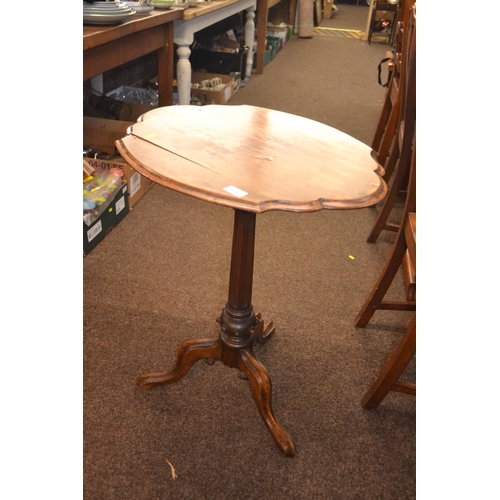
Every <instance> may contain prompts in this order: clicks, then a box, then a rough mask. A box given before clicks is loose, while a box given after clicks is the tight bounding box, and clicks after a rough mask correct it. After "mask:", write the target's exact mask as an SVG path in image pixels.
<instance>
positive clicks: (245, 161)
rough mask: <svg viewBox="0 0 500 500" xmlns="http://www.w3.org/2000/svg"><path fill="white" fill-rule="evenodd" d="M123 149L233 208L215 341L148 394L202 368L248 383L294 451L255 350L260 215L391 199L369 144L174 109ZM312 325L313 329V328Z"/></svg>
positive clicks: (157, 174)
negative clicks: (208, 363)
mask: <svg viewBox="0 0 500 500" xmlns="http://www.w3.org/2000/svg"><path fill="white" fill-rule="evenodd" d="M117 148H118V150H119V152H120V154H121V155H122V156H123V158H125V159H126V160H127V161H128V162H129V163H130V164H131V165H132V167H133V168H134V169H136V170H137V171H138V172H140V173H141V174H143V175H144V176H146V177H149V178H150V179H152V180H154V181H156V182H157V183H158V184H161V185H162V186H165V187H167V188H170V189H174V190H175V191H178V192H181V193H184V194H187V195H190V196H193V197H195V198H198V199H201V200H205V201H208V202H211V203H216V204H219V205H224V206H227V207H230V208H232V209H234V227H233V242H232V254H231V266H230V277H229V292H228V300H227V303H226V305H225V306H224V308H223V310H222V313H221V315H220V317H219V318H218V322H219V323H220V333H219V336H218V337H216V338H199V339H194V340H188V341H186V342H184V343H183V344H182V345H181V346H180V348H179V350H178V353H177V358H176V361H175V364H174V366H173V368H172V369H171V370H169V371H166V372H161V373H150V374H146V375H142V376H140V377H139V378H138V380H137V383H138V384H139V386H140V387H142V388H151V387H154V386H157V385H163V384H170V383H173V382H176V381H177V380H179V379H181V378H182V377H184V375H186V373H187V372H188V371H189V370H190V368H191V367H192V366H193V365H194V364H195V363H196V362H197V361H199V360H201V359H207V360H217V361H222V362H223V363H224V364H225V365H227V366H230V367H232V368H237V369H238V370H240V371H241V372H242V373H244V374H245V375H246V377H247V379H248V382H249V385H250V388H251V390H252V393H253V396H254V399H255V401H256V404H257V408H258V410H259V412H260V415H261V417H262V419H263V420H264V422H265V424H266V426H267V428H268V429H269V431H270V433H271V435H272V437H273V439H274V440H275V442H276V444H277V445H278V447H279V449H280V450H281V451H282V452H283V453H284V454H285V455H287V456H294V454H295V446H294V444H293V442H292V440H291V438H290V436H289V435H288V434H287V432H286V431H285V430H284V429H283V428H282V427H281V426H280V425H279V423H278V422H277V421H276V418H275V416H274V413H273V410H272V405H271V399H272V393H271V379H270V377H269V374H268V372H267V370H266V368H265V367H264V366H263V365H262V364H261V363H260V362H259V361H258V360H257V359H256V357H255V354H254V346H255V345H256V344H259V343H263V342H265V341H267V340H269V338H270V337H271V335H272V334H273V333H274V326H273V325H272V323H270V324H268V325H267V326H266V325H265V324H264V320H263V319H262V317H261V315H260V313H255V312H254V309H253V306H252V281H253V265H254V243H255V223H256V215H257V214H258V213H262V212H265V211H269V210H284V211H290V212H312V211H316V210H321V209H358V208H363V207H367V206H370V205H373V204H375V203H377V202H378V201H380V200H381V199H382V198H383V197H384V196H385V194H386V192H387V186H386V184H385V183H384V181H383V179H382V178H381V175H383V169H382V167H381V166H380V165H379V164H378V163H377V162H376V160H375V159H374V152H373V151H372V150H371V149H370V148H369V147H368V146H366V145H365V144H363V143H361V142H360V141H358V140H356V139H354V138H353V137H350V136H348V135H346V134H344V133H342V132H340V131H338V130H336V129H334V128H331V127H329V126H327V125H324V124H322V123H318V122H315V121H312V120H309V119H306V118H303V117H300V116H295V115H291V114H288V113H283V112H279V111H273V110H270V109H265V108H259V107H252V106H223V105H220V106H219V105H213V106H204V107H199V106H167V107H163V108H158V109H155V110H153V111H150V112H148V113H146V114H144V115H143V116H142V117H140V118H139V121H138V123H136V124H134V125H133V126H131V127H130V128H129V130H128V135H127V136H126V137H124V138H123V139H121V140H120V141H117ZM311 326H312V327H313V325H311Z"/></svg>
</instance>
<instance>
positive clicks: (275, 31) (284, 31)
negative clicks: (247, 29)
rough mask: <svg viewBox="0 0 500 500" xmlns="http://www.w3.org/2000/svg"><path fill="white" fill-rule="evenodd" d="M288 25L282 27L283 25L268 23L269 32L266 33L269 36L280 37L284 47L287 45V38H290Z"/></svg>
mask: <svg viewBox="0 0 500 500" xmlns="http://www.w3.org/2000/svg"><path fill="white" fill-rule="evenodd" d="M288 33H289V31H288V27H282V26H270V25H268V26H267V32H266V35H267V36H273V37H275V38H279V39H280V41H281V42H280V43H281V47H283V46H284V45H285V43H286V42H287V40H288V39H289V38H290V37H289V36H288Z"/></svg>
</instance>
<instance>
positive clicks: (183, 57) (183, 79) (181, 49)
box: [177, 40, 191, 104]
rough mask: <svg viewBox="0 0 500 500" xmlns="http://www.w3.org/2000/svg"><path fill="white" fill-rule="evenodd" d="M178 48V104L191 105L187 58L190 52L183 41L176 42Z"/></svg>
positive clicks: (189, 72) (189, 68) (187, 45)
mask: <svg viewBox="0 0 500 500" xmlns="http://www.w3.org/2000/svg"><path fill="white" fill-rule="evenodd" d="M177 44H178V48H177V55H178V56H179V60H178V61H177V93H178V96H179V104H190V103H191V63H190V61H189V56H190V55H191V50H190V48H189V44H188V43H187V41H184V40H182V41H181V40H177Z"/></svg>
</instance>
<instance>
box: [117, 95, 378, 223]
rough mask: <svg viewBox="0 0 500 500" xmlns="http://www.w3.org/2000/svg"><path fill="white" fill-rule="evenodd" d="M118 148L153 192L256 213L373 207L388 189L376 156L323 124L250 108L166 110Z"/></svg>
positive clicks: (146, 119) (145, 119)
mask: <svg viewBox="0 0 500 500" xmlns="http://www.w3.org/2000/svg"><path fill="white" fill-rule="evenodd" d="M116 144H117V148H118V151H119V152H120V154H121V155H122V157H123V158H124V159H125V160H126V161H127V162H129V163H130V165H131V166H132V167H133V168H134V169H135V170H137V171H138V172H140V173H141V174H143V175H144V176H146V177H148V178H150V179H152V180H153V181H155V182H157V183H158V184H160V185H162V186H165V187H168V188H170V189H173V190H175V191H178V192H181V193H184V194H187V195H190V196H193V197H195V198H198V199H201V200H205V201H208V202H212V203H217V204H219V205H224V206H229V207H232V208H237V209H241V210H247V211H250V212H255V213H260V212H265V211H268V210H286V211H293V212H312V211H316V210H321V209H323V208H325V209H354V208H363V207H366V206H370V205H374V204H375V203H377V202H378V201H380V200H381V199H383V198H384V196H385V195H386V192H387V186H386V184H385V182H384V181H383V179H382V178H381V176H382V175H383V173H384V171H383V168H382V167H381V166H380V165H379V164H378V163H377V161H376V160H375V159H374V156H375V153H374V152H373V150H372V149H371V148H370V147H369V146H367V145H366V144H363V143H362V142H360V141H358V140H357V139H355V138H353V137H351V136H349V135H347V134H345V133H343V132H341V131H339V130H337V129H335V128H332V127H329V126H327V125H325V124H322V123H319V122H316V121H313V120H310V119H307V118H303V117H300V116H296V115H292V114H288V113H284V112H281V111H275V110H271V109H266V108H260V107H254V106H246V105H245V106H231V105H208V106H166V107H162V108H158V109H155V110H152V111H149V112H148V113H146V114H144V115H142V116H141V117H140V118H139V121H138V122H137V123H136V124H134V125H132V126H131V127H130V128H129V130H128V134H127V136H126V137H124V138H123V139H121V140H119V141H117V143H116Z"/></svg>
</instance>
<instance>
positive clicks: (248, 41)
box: [245, 7, 255, 78]
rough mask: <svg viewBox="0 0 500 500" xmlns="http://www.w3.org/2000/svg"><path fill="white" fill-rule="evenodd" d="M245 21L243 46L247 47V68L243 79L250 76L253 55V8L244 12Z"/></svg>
mask: <svg viewBox="0 0 500 500" xmlns="http://www.w3.org/2000/svg"><path fill="white" fill-rule="evenodd" d="M246 12H247V20H246V23H245V45H246V46H247V47H248V54H247V66H246V71H245V78H250V77H251V76H252V66H253V55H254V50H253V49H254V41H255V22H254V19H255V7H250V8H249V9H247V10H246Z"/></svg>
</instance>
